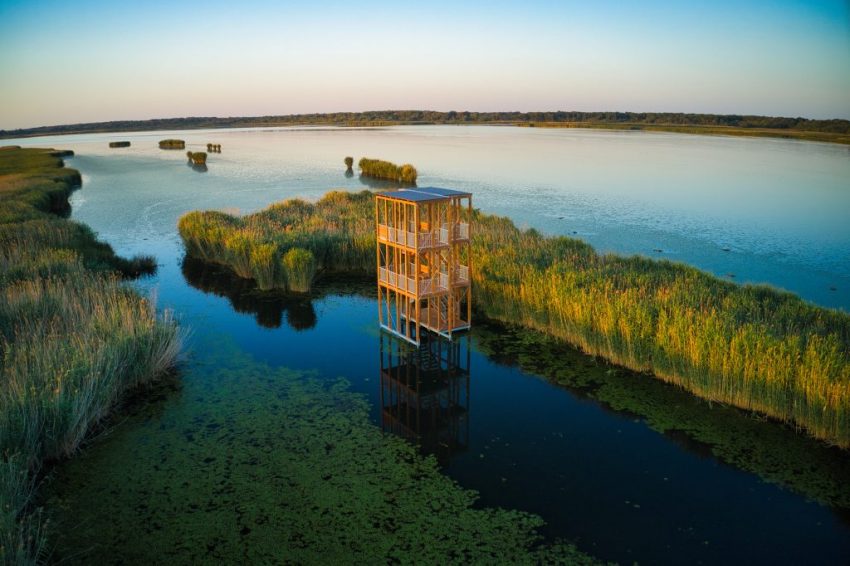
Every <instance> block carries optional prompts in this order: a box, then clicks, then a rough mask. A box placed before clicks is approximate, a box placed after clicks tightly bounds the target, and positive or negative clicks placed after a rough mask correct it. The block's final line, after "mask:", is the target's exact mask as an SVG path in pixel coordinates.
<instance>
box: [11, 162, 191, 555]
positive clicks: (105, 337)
mask: <svg viewBox="0 0 850 566" xmlns="http://www.w3.org/2000/svg"><path fill="white" fill-rule="evenodd" d="M79 184H80V175H79V173H78V172H77V171H75V170H73V169H68V168H65V167H64V166H63V163H62V160H61V159H60V158H58V157H54V156H53V155H52V153H51V151H50V150H39V149H19V148H11V149H2V150H0V210H2V213H0V382H2V385H3V386H2V387H0V537H2V538H1V539H0V559H2V561H3V562H5V563H29V562H33V561H36V560H37V559H38V558H39V556H40V553H41V552H42V551H43V549H44V534H45V532H44V526H43V524H42V518H41V515H40V514H39V512H37V511H34V510H33V509H32V507H31V502H32V497H33V494H34V490H35V487H36V485H37V478H38V474H39V471H40V470H41V469H42V467H43V466H44V464H45V463H47V462H50V461H53V460H56V459H58V458H63V457H66V456H69V455H71V454H73V453H74V452H75V451H76V450H77V448H78V446H79V445H80V443H81V442H82V441H83V439H85V438H86V435H87V434H88V433H89V431H90V430H91V428H92V427H93V426H94V425H95V424H96V423H98V422H99V421H100V420H101V419H102V418H103V417H104V416H105V415H106V414H107V413H108V412H109V411H110V409H111V408H112V407H113V406H114V405H115V403H116V402H117V400H118V399H119V398H120V397H121V395H122V394H123V393H124V392H125V391H127V390H128V389H131V388H134V387H137V386H139V385H140V384H143V383H145V382H147V381H149V380H151V379H153V378H155V377H156V376H158V375H160V374H161V373H162V372H164V371H166V370H167V369H168V368H170V367H171V366H172V365H173V364H174V362H175V359H176V356H177V354H178V352H179V350H180V345H181V337H180V332H179V331H178V329H177V327H176V325H175V323H174V321H173V320H172V318H171V315H170V314H168V313H165V314H164V315H161V316H160V315H157V313H156V310H155V306H154V305H153V304H152V303H151V302H150V301H148V300H147V299H144V298H142V297H141V296H139V295H138V294H137V293H135V292H133V291H131V290H129V289H128V288H126V287H125V286H124V285H123V284H122V283H121V277H123V276H132V275H138V274H140V273H146V272H150V271H152V270H153V269H155V267H156V265H155V262H154V260H153V258H150V257H145V256H141V257H136V258H133V259H124V258H121V257H118V256H116V255H115V253H114V252H113V250H112V248H111V247H110V246H109V245H108V244H105V243H103V242H100V241H98V240H97V239H96V237H95V236H94V234H93V232H92V231H91V230H90V229H89V228H88V227H87V226H85V225H82V224H78V223H76V222H71V221H68V220H64V219H62V218H61V217H60V216H57V213H60V214H61V213H66V212H67V211H68V209H69V205H68V195H69V194H70V193H71V191H72V190H73V189H74V187H76V186H79Z"/></svg>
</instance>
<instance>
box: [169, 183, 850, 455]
mask: <svg viewBox="0 0 850 566" xmlns="http://www.w3.org/2000/svg"><path fill="white" fill-rule="evenodd" d="M374 231H375V226H374V200H373V198H372V196H371V194H370V193H368V192H363V193H359V194H347V193H339V192H332V193H329V194H328V195H326V196H325V197H324V198H323V199H322V200H320V201H319V202H318V203H316V204H315V205H311V204H309V203H305V202H303V201H298V200H291V201H285V202H283V203H280V204H275V205H272V206H271V207H269V208H268V209H266V210H264V211H262V212H258V213H256V214H253V215H250V216H247V217H245V218H235V217H232V216H228V215H224V214H222V213H217V212H193V213H190V214H188V215H186V216H184V217H183V218H182V219H181V221H180V234H181V236H182V237H183V240H184V242H185V244H186V249H187V252H188V253H189V254H190V255H193V256H195V257H198V258H200V259H205V260H208V261H213V262H216V263H220V264H223V265H226V266H229V267H230V268H231V269H232V270H234V271H235V272H236V273H238V274H242V275H243V276H245V277H254V278H255V279H257V280H258V281H260V278H259V277H258V275H257V274H256V273H255V272H254V271H252V269H253V268H251V267H250V262H248V263H247V264H245V263H243V262H242V259H241V258H242V257H243V256H242V255H240V254H239V253H236V252H235V251H233V250H229V249H228V248H227V245H226V242H227V241H228V238H233V237H236V236H239V237H240V238H243V239H242V240H240V246H243V247H244V248H245V249H246V250H250V249H254V248H256V247H258V246H262V245H265V244H269V243H274V244H275V245H276V246H277V248H276V250H277V252H276V253H278V254H280V255H281V257H283V255H284V254H286V253H287V252H288V250H290V249H292V248H296V247H298V248H302V249H305V250H309V251H310V252H311V253H313V254H314V257H315V260H316V273H317V275H321V274H322V273H324V272H357V273H366V274H374V272H375V247H374V246H375V233H374ZM243 253H249V252H243ZM472 254H473V257H472V265H473V266H474V269H473V271H472V280H473V284H474V290H473V294H472V296H473V300H474V301H475V307H476V310H477V312H479V313H481V314H483V315H485V316H487V317H489V318H492V319H495V320H500V321H504V322H508V323H515V324H520V325H523V326H525V327H528V328H533V329H536V330H539V331H542V332H545V333H547V334H549V335H551V336H555V337H557V338H560V339H563V340H565V341H567V342H569V343H571V344H572V345H574V346H577V347H579V348H581V349H582V350H584V351H585V352H587V353H589V354H593V355H598V356H603V357H605V358H607V359H608V360H610V361H612V362H614V363H617V364H620V365H622V366H625V367H628V368H631V369H633V370H637V371H641V372H646V373H648V374H652V375H654V376H656V377H658V378H660V379H662V380H664V381H667V382H671V383H675V384H678V385H680V386H681V387H683V388H684V389H686V390H688V391H690V392H692V393H694V394H696V395H699V396H700V397H703V398H705V399H709V400H713V401H719V402H722V403H728V404H730V405H734V406H736V407H740V408H742V409H745V410H751V411H756V412H758V413H761V414H764V415H768V416H770V417H772V418H774V419H777V420H779V421H782V422H786V423H791V424H794V425H795V426H799V427H803V428H805V429H806V430H808V432H809V433H810V434H812V435H813V436H815V437H817V438H821V439H823V440H826V441H827V442H829V443H832V444H835V445H838V446H840V447H842V448H848V447H850V315H847V314H846V313H843V312H839V311H835V310H830V309H825V308H822V307H818V306H815V305H812V304H809V303H806V302H804V301H803V300H801V299H800V298H799V297H796V296H794V295H792V294H790V293H786V292H783V291H779V290H776V289H773V288H769V287H766V286H753V285H745V286H740V285H736V284H734V283H730V282H725V281H721V280H720V279H718V278H716V277H714V276H712V275H709V274H707V273H704V272H702V271H700V270H698V269H695V268H692V267H689V266H686V265H684V264H679V263H671V262H668V261H655V260H650V259H646V258H643V257H621V256H616V255H612V254H604V255H602V254H598V253H597V252H596V251H595V250H594V249H593V248H592V247H591V246H589V245H588V244H586V243H584V242H581V241H579V240H575V239H571V238H565V237H544V236H542V235H541V234H540V233H538V232H537V231H535V230H520V229H518V228H517V227H516V226H515V225H514V224H513V222H511V221H510V220H509V219H507V218H501V217H498V216H490V215H485V214H481V213H480V212H475V214H474V216H473V238H472ZM248 257H250V255H249V256H248ZM246 265H247V267H246ZM281 265H282V267H281V269H280V270H279V272H276V273H275V275H274V282H273V284H272V285H271V286H272V287H278V288H290V289H291V290H296V289H294V288H292V287H291V285H292V284H291V283H287V281H288V279H287V277H289V275H287V273H288V271H289V269H290V268H289V267H287V266H286V265H283V263H281ZM249 272H250V273H249ZM264 281H265V283H261V285H266V286H268V282H269V281H270V279H269V278H266V279H264ZM304 289H306V287H300V288H299V290H304Z"/></svg>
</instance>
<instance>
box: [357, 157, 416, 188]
mask: <svg viewBox="0 0 850 566" xmlns="http://www.w3.org/2000/svg"><path fill="white" fill-rule="evenodd" d="M346 163H347V162H346ZM357 167H359V168H360V174H361V175H365V176H366V177H374V178H376V179H385V180H387V181H394V182H398V183H404V184H405V185H415V184H416V178H417V177H418V175H419V174H418V173H417V172H416V167H414V166H413V165H411V164H409V163H405V164H404V165H401V166H399V165H396V164H395V163H390V162H389V161H381V160H380V159H369V158H368V157H363V158H361V159H360V161H359V162H358V163H357Z"/></svg>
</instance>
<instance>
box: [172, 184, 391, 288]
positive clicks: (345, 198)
mask: <svg viewBox="0 0 850 566" xmlns="http://www.w3.org/2000/svg"><path fill="white" fill-rule="evenodd" d="M374 206H375V205H374V199H373V197H372V194H371V193H370V192H368V191H362V192H360V193H356V194H349V193H342V192H331V193H328V194H327V195H325V197H324V198H322V199H321V200H320V201H318V202H317V203H315V204H311V203H308V202H305V201H302V200H297V199H296V200H288V201H285V202H282V203H278V204H275V205H273V206H271V207H269V208H267V209H266V210H263V211H261V212H258V213H256V214H251V215H249V216H245V217H242V218H238V217H234V216H231V215H228V214H225V213H222V212H198V211H195V212H190V213H188V214H186V215H184V216H183V217H181V218H180V222H179V224H178V228H179V231H180V236H181V237H182V238H183V242H184V243H185V245H186V251H187V253H188V254H189V255H191V256H193V257H196V258H198V259H202V260H205V261H208V262H212V263H217V264H221V265H224V266H227V267H229V268H230V269H232V270H233V271H234V272H235V273H236V274H237V275H239V276H240V277H245V278H249V279H254V280H255V281H256V282H257V286H258V287H259V288H260V289H264V290H268V289H275V288H278V289H286V290H288V291H292V292H298V293H306V292H308V291H309V290H310V288H311V285H312V284H313V282H314V281H315V280H316V278H317V277H319V276H321V275H323V274H327V273H363V274H371V273H373V272H374V265H372V264H373V263H374V261H375V235H374V233H373V232H374V229H375V226H374V224H375V223H374V218H373V214H374V212H373V211H374Z"/></svg>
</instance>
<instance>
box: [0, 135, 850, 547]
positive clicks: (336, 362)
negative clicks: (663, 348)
mask: <svg viewBox="0 0 850 566" xmlns="http://www.w3.org/2000/svg"><path fill="white" fill-rule="evenodd" d="M166 137H178V138H181V139H185V140H186V141H187V149H190V150H193V151H203V150H204V149H205V145H206V143H207V142H211V143H219V144H221V145H222V153H221V154H210V156H209V158H208V170H207V171H206V172H198V171H196V170H194V169H192V168H191V167H189V166H187V165H186V157H185V150H184V151H163V150H160V149H158V148H157V141H158V140H160V139H163V138H166ZM114 140H130V141H131V142H132V147H130V148H126V149H109V148H108V147H107V143H108V141H114ZM5 143H17V144H20V145H32V146H41V147H55V148H57V149H73V150H74V151H75V152H76V153H77V156H76V157H75V158H73V159H69V160H68V165H69V166H71V167H75V168H77V169H79V170H80V171H81V173H82V175H83V187H82V189H81V190H79V191H77V192H76V193H75V194H74V196H73V197H72V206H73V218H74V219H76V220H79V221H82V222H85V223H87V224H89V225H90V226H91V227H92V228H93V229H94V230H95V231H97V232H98V233H99V234H100V236H101V237H102V239H104V240H106V241H107V242H109V243H110V244H112V245H113V246H114V247H115V249H116V250H117V251H118V252H119V253H121V254H124V255H133V254H136V253H147V254H153V255H155V256H156V258H157V260H158V262H159V266H160V267H159V272H158V274H157V275H156V276H154V277H150V278H147V279H144V280H141V281H140V282H138V283H137V285H138V286H139V287H140V288H141V289H142V290H143V291H144V292H149V293H153V294H155V295H156V300H157V304H158V306H159V307H160V308H169V309H173V310H174V311H175V312H176V313H177V315H178V318H179V319H180V321H181V323H182V324H183V325H185V326H187V327H190V328H191V329H192V336H191V339H190V340H189V346H190V353H189V355H188V359H187V362H186V363H185V364H184V367H183V368H182V370H181V372H180V373H179V375H178V376H177V377H176V379H175V380H174V383H171V384H170V385H168V386H163V387H161V388H159V389H157V390H156V391H154V392H151V393H150V395H149V396H148V397H147V398H143V399H140V400H136V401H135V402H134V403H133V404H132V405H131V406H130V407H129V408H128V409H127V411H126V413H125V414H124V415H122V416H121V417H119V418H117V419H116V420H115V422H114V423H112V426H111V427H110V429H109V431H108V434H104V435H101V436H100V437H98V438H96V439H95V440H94V441H93V442H92V443H91V444H90V445H89V446H88V447H87V449H86V450H85V451H84V452H83V453H82V454H81V455H80V456H79V457H77V458H75V459H73V460H71V461H70V462H67V463H65V464H62V465H61V466H59V467H58V468H57V469H56V470H55V472H54V474H53V476H52V478H51V480H50V482H49V484H48V485H47V487H46V489H45V500H46V503H47V505H48V506H50V507H52V508H54V509H55V510H56V513H57V516H56V523H57V524H58V525H60V526H61V528H60V532H61V533H62V534H61V536H58V537H56V551H55V552H56V556H57V557H59V558H64V559H68V560H71V561H74V560H80V561H93V560H97V561H105V562H113V561H120V560H121V559H122V558H126V559H128V560H155V559H157V558H160V559H161V558H162V557H163V556H169V557H170V558H169V559H170V560H177V561H186V562H188V561H193V560H200V559H204V558H206V559H213V558H215V559H229V560H234V561H236V560H240V559H246V558H249V556H248V555H247V554H234V553H233V549H238V548H240V545H242V546H243V547H248V546H251V545H255V546H257V545H261V544H263V543H265V544H269V540H265V541H258V540H254V539H252V538H251V537H260V536H264V537H266V538H268V537H272V540H271V542H272V543H274V540H273V532H272V533H271V534H269V532H268V531H267V530H262V529H259V528H258V527H257V525H258V524H267V523H266V522H264V523H260V522H259V521H260V519H261V516H262V517H267V516H268V515H269V514H270V513H271V514H273V513H279V512H281V510H280V509H277V510H276V511H275V505H276V503H275V501H276V499H275V495H274V494H275V493H276V492H277V491H278V490H280V489H285V486H281V485H278V482H279V481H280V477H279V474H278V473H277V472H278V470H277V469H276V466H278V465H279V464H278V463H277V460H276V458H275V456H274V452H275V448H274V446H273V443H272V447H271V449H269V446H268V438H269V437H270V436H269V435H272V437H273V434H272V433H271V432H269V431H270V430H273V425H274V423H275V422H277V420H278V419H280V412H281V411H284V412H285V411H286V401H282V400H281V399H283V397H282V396H280V395H278V394H276V393H275V389H274V385H273V384H271V385H270V383H271V381H269V380H264V379H262V377H261V376H263V375H268V376H275V379H280V380H285V379H291V380H300V379H308V380H319V381H320V382H327V383H334V384H339V383H341V384H342V387H344V388H345V389H346V391H350V392H351V393H352V394H353V395H357V396H360V398H362V399H365V400H366V402H367V404H368V412H369V418H370V420H371V422H372V423H373V425H374V426H375V427H378V428H383V429H384V430H387V431H388V432H394V433H400V434H402V435H405V434H406V435H408V436H410V435H416V434H417V433H418V436H419V437H420V442H419V444H420V445H421V450H422V451H423V452H424V453H426V454H433V455H434V457H435V458H437V461H438V462H439V463H440V465H441V467H442V470H443V473H445V474H446V475H448V476H449V477H451V478H452V479H454V480H456V481H457V482H458V483H459V484H460V485H461V486H463V487H465V488H470V489H474V490H476V491H478V492H479V494H480V499H479V505H480V506H488V507H492V506H498V507H505V508H510V509H517V510H522V511H527V512H530V513H534V514H537V515H540V516H541V517H542V518H543V519H544V520H545V521H546V523H547V524H546V526H544V527H543V528H542V529H541V533H542V534H543V535H544V536H545V537H546V539H547V540H556V539H564V540H567V541H571V542H574V543H575V544H576V545H577V546H578V547H579V549H580V550H583V551H585V552H587V553H589V554H592V555H594V556H597V557H599V558H602V559H605V560H612V561H618V562H622V563H630V562H633V561H638V562H641V563H645V564H653V563H658V564H673V563H750V564H752V563H764V564H767V563H803V562H807V563H825V564H826V563H835V564H844V563H847V562H848V558H850V485H848V484H850V457H848V455H847V454H846V453H843V452H841V451H838V450H836V449H832V448H828V447H826V446H823V445H822V444H820V443H817V442H814V441H811V440H808V439H807V438H805V437H803V436H801V435H799V434H797V433H795V432H794V431H793V430H791V429H789V428H787V427H783V426H780V425H777V424H775V423H771V422H764V421H760V420H758V419H756V418H753V417H751V416H749V415H746V414H743V413H741V412H739V411H735V410H732V409H729V408H726V407H721V406H717V405H713V406H712V405H709V404H708V403H705V402H702V401H699V400H696V399H695V398H693V397H692V396H689V395H687V394H684V393H682V392H680V391H678V390H676V389H675V388H672V387H669V386H666V385H664V384H661V383H660V382H657V381H655V380H652V379H650V378H647V377H646V376H641V375H637V374H633V373H630V372H627V371H625V370H621V369H618V368H613V367H610V366H607V365H606V364H604V363H602V362H601V361H598V360H595V359H593V358H589V357H586V356H583V355H581V354H580V353H578V352H575V351H573V350H570V349H568V348H566V347H563V346H559V345H555V344H553V343H551V342H550V341H547V340H546V339H544V338H543V337H541V336H539V335H536V334H534V333H529V332H525V331H519V330H517V329H511V328H504V327H501V326H497V325H492V324H486V323H484V322H483V321H475V322H474V326H475V328H474V330H473V332H472V333H470V334H469V335H468V336H466V337H464V338H463V339H461V340H459V341H458V342H457V343H456V344H453V345H441V346H440V347H446V348H448V349H449V350H450V351H451V352H452V356H453V360H454V362H455V363H456V364H457V368H455V371H453V372H452V374H453V376H454V377H452V378H451V380H449V381H450V383H448V382H447V383H446V384H444V385H445V387H442V388H437V389H440V392H439V394H445V395H446V396H447V397H446V399H448V402H449V404H450V405H451V406H452V407H453V409H454V410H452V411H446V412H443V413H441V414H440V415H439V418H436V419H431V420H427V419H426V420H427V422H425V420H422V419H420V420H419V421H414V420H411V418H410V413H409V411H410V409H411V407H410V406H409V405H408V406H405V407H404V409H403V410H402V409H401V408H400V407H398V406H393V405H392V395H391V394H388V392H391V391H392V390H393V389H392V388H393V387H396V390H397V389H398V384H394V383H393V382H392V379H391V375H389V374H388V372H382V365H383V366H386V365H387V364H389V365H392V361H391V357H390V358H389V359H390V361H389V362H387V360H388V357H387V356H388V354H389V353H391V352H395V351H397V348H398V347H399V345H398V344H396V343H395V342H394V341H393V340H391V339H390V338H388V337H386V336H382V335H381V333H379V332H378V330H377V320H376V316H377V306H376V302H375V298H374V294H375V291H374V287H373V285H370V284H364V283H362V282H356V281H333V282H327V283H325V284H323V285H321V286H320V288H319V289H318V291H317V292H316V293H315V295H314V296H312V297H309V298H300V299H293V298H287V297H282V296H277V295H260V294H257V293H254V292H252V290H251V287H250V285H249V284H246V283H245V282H244V281H239V280H236V279H234V278H232V277H229V276H228V275H227V274H226V273H222V272H221V271H219V270H216V269H211V268H209V267H208V266H203V265H199V264H197V263H195V262H192V261H185V260H184V257H183V256H184V254H183V249H182V244H181V242H180V239H179V236H178V234H177V230H176V224H177V219H178V218H179V216H180V215H181V214H183V213H185V212H187V211H190V210H194V209H221V210H228V211H231V212H233V211H238V212H240V213H246V212H252V211H255V210H258V209H261V208H264V207H265V206H267V205H269V204H271V203H272V202H275V201H278V200H282V199H285V198H290V197H296V196H297V197H303V198H307V199H316V198H318V197H319V196H321V195H322V194H324V193H325V192H326V191H328V190H329V189H340V188H341V189H343V190H360V189H363V188H369V186H368V185H367V184H364V182H362V181H361V180H360V179H359V178H358V177H357V176H356V175H354V176H348V177H347V176H346V175H345V168H344V166H343V163H342V160H343V158H344V157H345V156H346V155H351V156H353V157H354V159H355V163H356V161H357V160H358V159H359V158H360V157H362V156H368V157H375V158H381V159H387V160H391V161H395V162H397V163H405V162H410V163H413V164H414V165H415V166H416V167H417V168H418V169H419V174H420V177H419V185H420V186H444V187H449V188H457V189H464V190H469V191H471V192H473V194H474V196H473V204H474V205H475V206H476V207H479V208H481V209H482V210H484V211H486V212H494V213H499V214H504V215H507V216H510V217H511V218H513V219H514V220H515V221H516V222H517V223H518V224H519V225H521V226H528V227H534V228H536V229H538V230H541V231H543V232H545V233H551V234H564V235H569V236H573V237H578V238H582V239H584V240H586V241H588V242H589V243H591V244H593V245H594V246H596V247H597V249H599V250H602V251H612V252H616V253H624V254H632V253H640V254H644V255H647V256H657V257H659V258H664V259H670V260H674V261H683V262H686V263H690V264H692V265H695V266H697V267H700V268H702V269H705V270H708V271H711V272H713V273H715V274H717V275H719V276H722V277H726V278H732V277H733V276H734V280H735V281H738V282H757V283H767V284H771V285H774V286H777V287H782V288H785V289H788V290H790V291H793V292H795V293H798V294H800V295H801V296H803V297H804V298H806V299H807V300H810V301H812V302H815V303H818V304H821V305H824V306H828V307H832V308H842V309H844V310H850V148H847V147H844V146H838V145H830V144H818V143H804V142H792V141H785V140H770V139H743V138H727V137H702V136H687V135H676V134H654V133H653V134H648V133H639V132H604V131H591V130H554V129H553V130H543V129H532V128H527V129H526V128H507V127H504V128H503V127H477V126H471V127H454V126H445V127H425V126H421V127H397V128H390V129H323V128H307V129H275V130H264V129H253V130H216V131H188V132H146V133H138V134H95V135H79V136H62V137H50V138H31V139H25V140H20V141H8V142H4V144H5ZM473 293H474V289H473ZM246 368H247V369H246ZM258 376H260V377H258ZM340 378H343V381H340ZM270 379H271V378H270ZM443 390H445V391H444V392H443ZM422 393H423V396H424V393H425V392H424V391H423V392H422ZM435 394H436V393H435ZM426 401H427V400H424V401H423V402H426ZM281 404H282V405H281ZM270 427H272V428H270ZM260 437H262V439H263V442H260V441H259V440H258V438H260ZM279 449H280V450H284V449H286V447H285V446H284V447H280V448H279ZM234 457H236V458H237V460H239V461H240V462H242V463H243V464H244V463H245V462H249V464H245V465H250V468H248V471H247V472H246V471H245V469H242V468H239V467H238V466H236V465H235V464H233V458H234ZM319 471H320V470H317V473H318V472H319ZM246 474H247V475H246ZM245 477H250V481H246V480H245ZM222 486H224V488H226V489H224V488H223V487H222ZM264 521H265V520H264ZM249 523H250V524H249ZM237 527H238V528H237ZM233 532H236V533H241V535H240V536H242V537H245V538H244V540H240V539H238V537H237V539H236V540H230V539H228V537H229V536H230V534H231V533H233ZM261 533H265V534H262V535H261ZM179 541H192V542H187V543H185V544H184V546H181V544H180V543H179ZM278 542H279V541H278ZM279 545H280V547H281V552H284V553H285V547H286V545H285V544H284V543H280V542H279ZM181 549H182V550H181ZM198 549H201V551H203V552H207V554H203V553H201V554H197V553H198V552H199V550H198Z"/></svg>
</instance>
